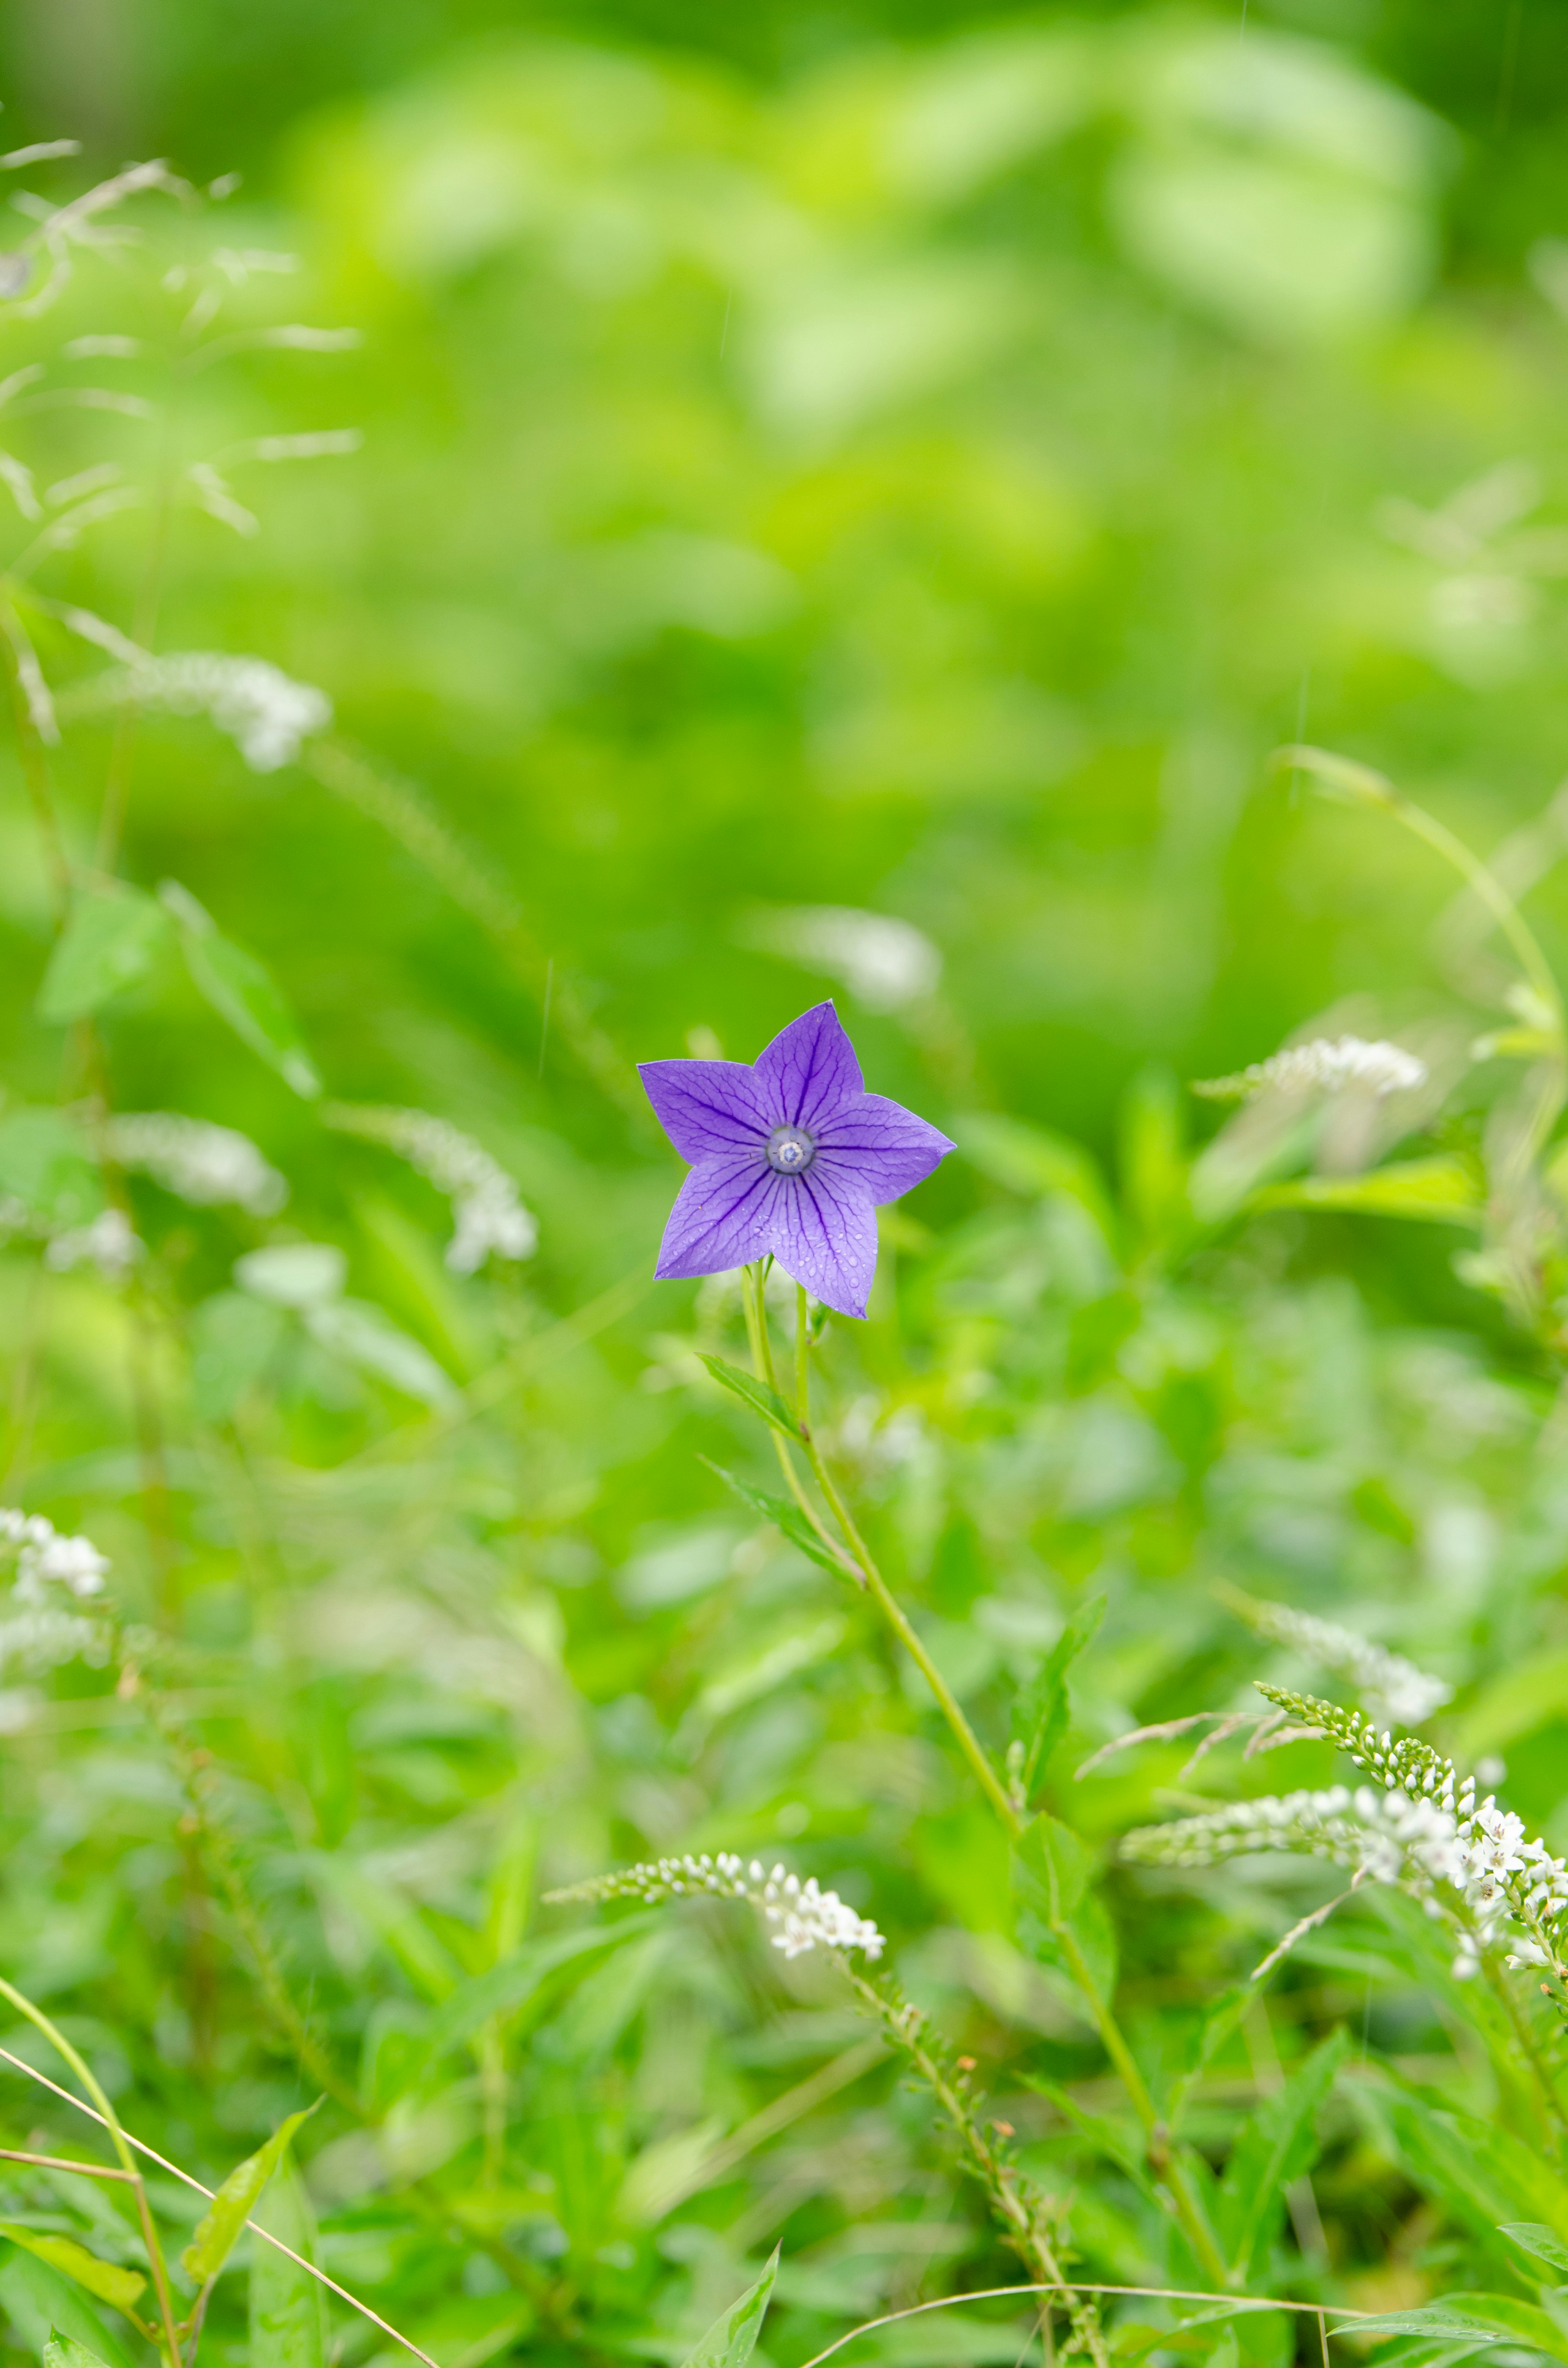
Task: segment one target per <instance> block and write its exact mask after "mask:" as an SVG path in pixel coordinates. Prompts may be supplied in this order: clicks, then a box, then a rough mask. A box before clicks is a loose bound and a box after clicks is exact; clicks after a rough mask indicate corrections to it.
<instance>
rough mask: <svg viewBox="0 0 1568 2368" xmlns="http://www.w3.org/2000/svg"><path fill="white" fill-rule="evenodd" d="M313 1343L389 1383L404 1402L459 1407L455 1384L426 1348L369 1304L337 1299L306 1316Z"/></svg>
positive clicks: (377, 1308) (378, 1309) (458, 1395)
mask: <svg viewBox="0 0 1568 2368" xmlns="http://www.w3.org/2000/svg"><path fill="white" fill-rule="evenodd" d="M304 1320H305V1328H306V1330H307V1331H308V1332H309V1333H310V1335H311V1338H312V1340H315V1341H317V1342H318V1343H319V1344H320V1346H321V1347H322V1348H324V1349H331V1350H332V1351H333V1352H334V1354H335V1355H336V1356H339V1357H343V1358H346V1359H347V1361H348V1363H349V1364H351V1365H358V1367H359V1368H360V1369H361V1371H363V1372H367V1373H373V1374H374V1375H375V1376H376V1378H377V1380H378V1381H382V1382H390V1383H392V1387H393V1389H395V1390H402V1391H403V1395H404V1396H405V1397H411V1398H418V1399H419V1400H420V1402H421V1404H422V1405H425V1406H435V1407H437V1408H438V1409H441V1410H446V1409H448V1408H450V1407H452V1406H457V1405H459V1404H460V1393H459V1390H458V1387H457V1384H456V1383H455V1382H454V1381H453V1380H452V1378H451V1375H450V1374H449V1373H446V1372H442V1370H441V1368H440V1366H439V1365H438V1364H437V1362H436V1360H435V1358H434V1357H432V1355H431V1354H430V1351H429V1350H428V1349H425V1348H422V1347H421V1346H420V1343H419V1342H418V1341H417V1340H415V1339H414V1338H411V1337H410V1335H409V1334H408V1333H406V1332H402V1331H400V1330H399V1329H398V1327H397V1326H396V1325H395V1324H394V1323H393V1322H392V1318H391V1316H389V1315H382V1313H381V1309H380V1308H379V1307H376V1306H373V1305H372V1304H371V1303H370V1302H369V1300H365V1299H335V1300H328V1301H325V1302H323V1303H320V1304H316V1305H314V1306H312V1307H308V1308H306V1309H305V1311H304Z"/></svg>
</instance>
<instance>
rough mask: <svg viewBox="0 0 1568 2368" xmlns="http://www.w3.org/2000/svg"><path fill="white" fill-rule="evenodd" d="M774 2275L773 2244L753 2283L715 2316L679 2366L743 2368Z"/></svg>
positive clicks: (775, 2256) (775, 2255)
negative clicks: (771, 2250)
mask: <svg viewBox="0 0 1568 2368" xmlns="http://www.w3.org/2000/svg"><path fill="white" fill-rule="evenodd" d="M777 2276H778V2248H777V2246H776V2247H775V2248H774V2250H773V2252H772V2254H771V2256H770V2257H769V2260H768V2263H767V2268H766V2269H765V2270H764V2271H763V2273H762V2275H761V2277H759V2278H758V2280H757V2282H756V2284H755V2285H754V2286H748V2287H747V2288H746V2290H745V2292H744V2294H742V2296H741V2298H740V2300H739V2302H736V2303H732V2304H731V2305H730V2307H729V2309H728V2310H727V2311H726V2312H725V2313H724V2315H723V2317H722V2318H716V2319H715V2320H714V2322H713V2324H712V2326H711V2327H710V2328H709V2330H708V2332H707V2334H706V2335H705V2336H704V2337H703V2339H702V2340H701V2342H700V2343H699V2345H698V2346H697V2349H696V2351H691V2352H688V2353H687V2357H686V2360H685V2362H683V2363H682V2368H745V2363H746V2362H747V2361H748V2360H749V2359H750V2358H751V2355H752V2353H753V2352H754V2351H756V2339H757V2337H758V2335H759V2334H760V2332H761V2330H762V2322H763V2318H764V2317H765V2316H766V2313H767V2302H768V2297H769V2295H770V2294H772V2292H773V2281H774V2279H775V2278H776V2277H777Z"/></svg>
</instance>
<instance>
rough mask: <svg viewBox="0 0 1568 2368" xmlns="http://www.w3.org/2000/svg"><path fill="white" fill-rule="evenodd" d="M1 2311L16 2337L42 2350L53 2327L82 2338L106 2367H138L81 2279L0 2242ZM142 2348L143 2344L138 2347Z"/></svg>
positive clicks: (85, 2348) (30, 2349)
mask: <svg viewBox="0 0 1568 2368" xmlns="http://www.w3.org/2000/svg"><path fill="white" fill-rule="evenodd" d="M0 2311H3V2312H4V2314H5V2317H6V2319H7V2321H8V2322H9V2325H10V2328H11V2331H12V2334H13V2336H14V2338H17V2339H19V2340H20V2341H21V2343H22V2344H23V2345H24V2346H25V2347H26V2349H27V2350H28V2351H32V2352H36V2353H40V2354H41V2352H42V2351H43V2347H44V2345H45V2344H46V2343H47V2342H48V2341H49V2340H50V2337H51V2334H52V2333H56V2332H58V2333H61V2334H63V2335H66V2336H68V2337H70V2338H71V2339H72V2340H74V2341H75V2342H77V2343H79V2344H80V2345H81V2346H82V2349H83V2350H84V2351H87V2352H90V2353H91V2354H92V2355H93V2356H94V2357H95V2358H97V2359H99V2360H102V2361H105V2362H107V2363H108V2368H135V2362H132V2360H131V2354H130V2352H129V2351H127V2349H126V2347H125V2345H124V2344H123V2343H121V2341H120V2340H119V2337H118V2336H117V2335H116V2334H115V2332H114V2330H113V2328H111V2327H110V2326H109V2324H108V2320H107V2319H105V2318H102V2317H100V2316H99V2314H98V2307H97V2304H96V2303H93V2302H90V2301H89V2300H88V2298H87V2296H86V2295H85V2294H84V2293H83V2291H82V2289H81V2287H80V2286H79V2285H76V2284H74V2283H73V2282H72V2280H71V2279H69V2278H66V2277H62V2275H61V2273H60V2271H58V2270H55V2269H51V2267H50V2265H49V2263H48V2262H47V2261H40V2260H39V2258H38V2256H37V2254H36V2253H25V2252H23V2251H22V2250H21V2248H19V2247H17V2246H14V2245H6V2244H3V2243H0ZM139 2348H140V2347H139Z"/></svg>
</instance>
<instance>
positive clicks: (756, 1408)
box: [701, 1356, 801, 1439]
mask: <svg viewBox="0 0 1568 2368" xmlns="http://www.w3.org/2000/svg"><path fill="white" fill-rule="evenodd" d="M701 1361H702V1362H703V1364H705V1365H706V1366H707V1368H708V1370H709V1372H710V1373H711V1374H712V1376H713V1379H714V1380H715V1381H716V1382H717V1383H718V1384H719V1386H720V1388H721V1389H723V1390H728V1391H729V1392H730V1393H731V1395H732V1396H734V1397H737V1398H739V1399H740V1401H741V1404H742V1405H743V1406H749V1407H750V1408H751V1410H752V1412H753V1414H759V1415H760V1416H761V1417H762V1418H763V1420H764V1422H770V1423H771V1424H772V1425H773V1428H774V1429H775V1430H778V1431H782V1432H783V1434H784V1437H785V1438H786V1439H799V1438H800V1436H801V1426H800V1424H799V1423H798V1422H797V1421H796V1420H795V1417H794V1416H793V1415H792V1414H791V1413H790V1409H789V1407H788V1406H786V1405H785V1403H784V1401H783V1399H782V1398H781V1397H780V1396H779V1395H778V1391H777V1390H770V1389H769V1388H768V1386H767V1383H766V1382H759V1381H758V1380H757V1378H756V1374H755V1373H748V1372H746V1371H745V1368H744V1366H742V1365H731V1364H727V1363H726V1362H725V1360H724V1359H723V1358H722V1357H707V1356H705V1357H703V1359H702V1360H701Z"/></svg>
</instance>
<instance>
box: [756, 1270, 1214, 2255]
mask: <svg viewBox="0 0 1568 2368" xmlns="http://www.w3.org/2000/svg"><path fill="white" fill-rule="evenodd" d="M748 1275H749V1276H750V1277H751V1279H752V1281H754V1283H755V1296H754V1295H753V1294H752V1293H751V1292H748V1293H747V1294H746V1322H747V1328H748V1330H749V1332H750V1334H751V1343H752V1354H753V1357H754V1358H755V1360H756V1367H757V1372H758V1374H759V1375H760V1377H761V1379H762V1380H764V1381H765V1382H767V1384H768V1386H769V1388H775V1387H776V1386H777V1384H776V1383H775V1379H774V1368H773V1353H772V1347H771V1344H770V1342H769V1340H768V1337H767V1303H766V1301H765V1299H764V1297H763V1288H762V1279H761V1269H748ZM796 1291H797V1292H798V1294H799V1295H798V1297H797V1300H796V1315H797V1326H798V1329H797V1337H796V1402H797V1417H798V1420H799V1423H800V1430H801V1447H802V1448H803V1450H804V1452H805V1456H806V1461H807V1462H808V1463H809V1464H810V1465H811V1468H812V1476H813V1478H814V1479H815V1481H816V1484H817V1486H818V1487H819V1488H820V1489H821V1490H822V1494H823V1498H824V1502H825V1503H826V1505H827V1507H828V1508H829V1510H830V1511H831V1513H832V1514H833V1517H834V1520H835V1521H836V1522H837V1523H838V1526H839V1529H840V1531H842V1532H843V1535H844V1539H845V1542H846V1544H847V1546H848V1548H849V1551H850V1553H851V1554H852V1555H853V1556H854V1558H855V1563H856V1565H857V1566H858V1571H859V1574H860V1577H862V1579H863V1580H864V1582H865V1585H866V1587H867V1588H868V1590H869V1593H870V1595H871V1596H872V1597H873V1599H874V1600H875V1601H876V1604H877V1608H878V1610H879V1611H881V1615H882V1617H883V1619H884V1620H885V1621H886V1622H887V1623H888V1626H889V1627H890V1628H891V1629H892V1633H893V1634H894V1635H895V1636H896V1637H897V1638H898V1640H899V1643H900V1644H901V1645H903V1648H904V1650H905V1652H907V1653H908V1655H909V1656H910V1658H911V1660H912V1661H913V1662H914V1663H915V1668H917V1669H918V1670H919V1671H920V1674H921V1676H922V1677H923V1678H924V1679H925V1680H926V1684H927V1685H928V1686H929V1687H930V1689H931V1691H932V1692H933V1694H934V1695H935V1696H936V1698H937V1707H938V1708H939V1709H940V1711H941V1713H942V1715H943V1717H944V1718H945V1719H946V1720H947V1722H948V1725H949V1730H950V1732H951V1734H952V1736H953V1739H954V1741H955V1742H956V1743H957V1744H958V1747H959V1749H960V1751H961V1752H962V1754H963V1756H964V1758H965V1759H967V1760H968V1762H969V1764H970V1767H971V1770H973V1772H974V1775H975V1778H976V1780H977V1782H979V1784H980V1787H981V1790H982V1791H983V1793H984V1794H985V1797H986V1799H987V1800H988V1801H989V1802H990V1804H991V1805H992V1807H993V1808H994V1810H995V1812H996V1815H997V1816H998V1817H1000V1819H1001V1821H1002V1825H1003V1828H1004V1830H1005V1832H1006V1835H1007V1838H1008V1839H1009V1840H1010V1841H1013V1842H1017V1841H1018V1840H1019V1839H1021V1838H1022V1836H1023V1834H1024V1831H1025V1829H1026V1827H1027V1824H1028V1819H1027V1818H1026V1816H1024V1815H1023V1813H1022V1812H1021V1811H1019V1810H1018V1809H1017V1808H1016V1807H1015V1806H1014V1804H1013V1802H1012V1800H1011V1799H1010V1798H1009V1796H1008V1793H1007V1789H1006V1785H1005V1784H1004V1783H1003V1782H1002V1779H1001V1778H1000V1776H999V1775H998V1774H997V1772H996V1770H995V1769H994V1767H993V1766H992V1764H991V1761H990V1759H988V1758H987V1756H986V1754H985V1751H984V1749H983V1747H982V1744H981V1741H980V1737H979V1736H977V1735H976V1734H975V1731H974V1729H973V1727H972V1726H971V1725H970V1723H969V1720H968V1719H967V1718H966V1717H965V1715H964V1713H963V1709H962V1706H961V1705H960V1702H959V1701H958V1699H957V1697H956V1695H955V1694H954V1693H953V1691H952V1689H951V1687H950V1686H949V1684H948V1682H947V1679H945V1678H944V1677H943V1675H942V1673H941V1671H940V1670H939V1669H938V1668H937V1665H936V1663H935V1662H934V1661H933V1659H932V1658H931V1656H930V1654H929V1653H928V1652H927V1651H926V1646H925V1645H924V1643H923V1642H922V1640H921V1638H920V1636H919V1634H918V1633H917V1631H916V1630H915V1627H914V1625H913V1623H912V1622H911V1621H910V1620H909V1618H908V1615H907V1614H906V1613H905V1611H904V1610H903V1605H902V1604H901V1603H900V1602H899V1600H898V1598H897V1597H896V1596H895V1595H894V1593H893V1591H892V1588H891V1587H889V1585H888V1583H887V1581H886V1579H885V1578H884V1577H882V1574H881V1569H880V1568H879V1567H878V1565H877V1561H876V1557H875V1556H874V1555H873V1554H872V1553H871V1550H870V1548H869V1546H868V1545H867V1543H866V1541H865V1539H864V1537H863V1536H862V1535H861V1533H860V1529H859V1525H858V1522H857V1521H856V1520H855V1517H854V1515H853V1514H852V1512H851V1511H850V1509H849V1507H848V1505H847V1504H846V1502H845V1498H844V1495H843V1492H842V1490H841V1489H840V1488H839V1486H838V1485H837V1483H836V1482H835V1479H834V1477H833V1474H832V1473H831V1472H830V1471H829V1470H828V1468H827V1465H826V1463H824V1460H823V1455H822V1451H821V1449H820V1448H819V1447H818V1445H817V1443H816V1440H815V1438H814V1437H813V1436H812V1428H811V1423H810V1421H809V1419H808V1415H807V1406H806V1384H805V1382H804V1380H803V1378H802V1374H801V1365H802V1361H803V1360H802V1351H801V1342H802V1341H803V1340H805V1338H806V1331H805V1306H804V1301H805V1293H804V1292H803V1291H801V1287H800V1285H799V1284H797V1285H796ZM774 1437H775V1439H776V1440H778V1455H779V1462H780V1463H781V1465H782V1466H783V1468H784V1471H785V1473H786V1474H787V1476H788V1477H789V1479H790V1486H791V1487H792V1489H793V1491H794V1494H795V1497H796V1498H797V1501H799V1502H800V1503H801V1504H802V1505H803V1506H804V1508H805V1510H806V1511H807V1513H808V1514H809V1515H810V1517H811V1519H812V1523H813V1526H814V1527H816V1528H817V1530H818V1531H819V1533H820V1531H821V1528H822V1525H821V1523H820V1521H818V1520H817V1518H816V1515H815V1513H814V1512H813V1511H812V1508H811V1506H810V1504H809V1503H808V1502H807V1500H806V1498H805V1496H804V1493H803V1491H802V1489H801V1486H800V1482H799V1477H798V1475H797V1474H796V1472H795V1468H794V1464H793V1462H792V1460H791V1458H790V1456H789V1454H788V1453H787V1452H786V1449H785V1445H784V1441H783V1440H781V1439H778V1433H777V1432H775V1433H774ZM1052 1929H1053V1930H1054V1932H1055V1937H1056V1939H1057V1941H1058V1942H1059V1943H1060V1945H1061V1948H1062V1955H1063V1957H1064V1958H1065V1960H1066V1964H1067V1968H1068V1971H1069V1972H1070V1974H1071V1975H1072V1976H1073V1979H1074V1981H1075V1982H1076V1984H1077V1985H1078V1987H1079V1989H1080V1990H1081V1991H1082V1992H1083V1995H1084V1998H1085V2003H1086V2004H1087V2006H1088V2008H1089V2010H1090V2012H1091V2014H1092V2015H1093V2017H1094V2021H1095V2025H1096V2029H1097V2030H1098V2032H1099V2034H1100V2038H1101V2041H1102V2043H1103V2044H1104V2046H1105V2050H1106V2053H1107V2055H1108V2056H1109V2057H1110V2060H1111V2062H1112V2064H1113V2065H1114V2066H1115V2067H1116V2070H1117V2073H1118V2075H1119V2078H1120V2079H1121V2081H1122V2084H1123V2086H1124V2087H1125V2089H1126V2090H1127V2093H1128V2097H1129V2099H1130V2100H1131V2104H1132V2108H1133V2111H1134V2112H1136V2114H1137V2115H1138V2118H1139V2121H1140V2122H1141V2123H1142V2127H1143V2132H1144V2135H1145V2137H1146V2138H1149V2139H1151V2140H1153V2141H1155V2142H1156V2143H1159V2144H1161V2145H1162V2146H1163V2141H1162V2140H1161V2136H1160V2129H1161V2125H1160V2117H1159V2114H1158V2112H1157V2111H1156V2109H1155V2105H1154V2100H1153V2098H1152V2097H1151V2095H1150V2094H1149V2089H1148V2084H1147V2082H1146V2081H1145V2080H1144V2078H1143V2076H1142V2072H1140V2070H1139V2068H1138V2065H1137V2061H1136V2058H1135V2057H1134V2055H1133V2054H1132V2050H1131V2047H1130V2046H1129V2045H1128V2044H1127V2039H1126V2036H1125V2034H1124V2033H1123V2032H1122V2030H1121V2027H1120V2025H1119V2023H1118V2021H1117V2020H1116V2017H1115V2015H1114V2014H1113V2013H1112V2011H1111V2009H1110V2008H1109V2006H1108V2004H1107V2002H1106V2000H1105V1999H1104V1998H1101V1996H1100V1994H1099V1991H1098V1989H1097V1987H1096V1983H1095V1980H1094V1976H1093V1975H1092V1974H1091V1973H1090V1970H1089V1967H1088V1965H1087V1964H1086V1963H1085V1958H1084V1954H1083V1952H1082V1950H1081V1949H1080V1948H1079V1946H1078V1942H1077V1940H1076V1937H1075V1936H1074V1932H1073V1930H1072V1928H1071V1927H1070V1926H1069V1925H1068V1924H1066V1923H1065V1922H1062V1923H1061V1924H1058V1925H1056V1926H1053V1928H1052ZM1159 2176H1160V2178H1161V2180H1162V2181H1163V2183H1164V2185H1165V2189H1166V2192H1167V2193H1168V2194H1169V2196H1170V2198H1171V2201H1172V2203H1173V2204H1174V2206H1175V2208H1176V2216H1177V2218H1178V2220H1179V2221H1180V2223H1181V2226H1182V2229H1183V2231H1184V2233H1185V2235H1186V2237H1187V2242H1188V2243H1189V2244H1190V2245H1191V2247H1192V2248H1193V2251H1194V2253H1195V2254H1196V2255H1197V2257H1198V2259H1199V2260H1200V2261H1201V2262H1202V2263H1203V2265H1204V2268H1205V2270H1206V2271H1207V2272H1208V2273H1209V2275H1210V2276H1211V2277H1212V2278H1214V2279H1215V2280H1216V2282H1217V2283H1220V2284H1221V2285H1224V2284H1227V2283H1230V2278H1229V2272H1228V2270H1227V2267H1226V2264H1225V2260H1224V2256H1223V2255H1222V2254H1221V2250H1220V2248H1219V2247H1218V2245H1217V2244H1216V2243H1215V2241H1214V2237H1213V2235H1212V2233H1211V2232H1210V2228H1209V2226H1208V2225H1207V2222H1206V2220H1205V2218H1204V2214H1203V2213H1202V2211H1201V2210H1200V2208H1199V2203H1198V2200H1197V2198H1196V2197H1195V2196H1194V2195H1193V2193H1192V2191H1191V2188H1190V2186H1189V2184H1188V2182H1187V2177H1186V2173H1185V2171H1184V2170H1183V2169H1182V2166H1181V2164H1180V2162H1179V2161H1178V2160H1177V2159H1176V2158H1175V2157H1173V2156H1171V2155H1169V2154H1168V2153H1167V2154H1165V2158H1164V2161H1163V2163H1162V2165H1161V2167H1160V2171H1159Z"/></svg>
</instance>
